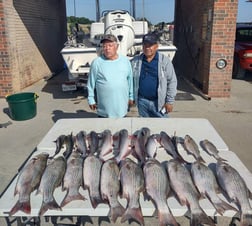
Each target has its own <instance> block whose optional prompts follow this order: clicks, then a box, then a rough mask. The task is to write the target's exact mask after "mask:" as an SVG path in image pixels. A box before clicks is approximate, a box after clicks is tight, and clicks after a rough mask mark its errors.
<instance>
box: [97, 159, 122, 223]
mask: <svg viewBox="0 0 252 226" xmlns="http://www.w3.org/2000/svg"><path fill="white" fill-rule="evenodd" d="M100 180H101V181H100V191H101V197H102V199H103V201H104V202H107V203H108V204H109V207H110V211H109V215H110V217H111V221H112V222H113V223H115V222H116V220H117V218H118V217H121V216H122V215H123V214H124V212H125V208H124V207H123V206H122V205H121V203H120V202H119V200H118V196H119V192H120V181H119V167H118V165H117V162H116V161H115V159H108V160H107V161H105V162H104V163H103V165H102V169H101V179H100Z"/></svg>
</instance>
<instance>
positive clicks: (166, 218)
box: [158, 212, 178, 226]
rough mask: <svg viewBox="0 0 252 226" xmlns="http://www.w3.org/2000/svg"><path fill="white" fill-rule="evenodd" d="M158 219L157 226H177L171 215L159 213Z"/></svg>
mask: <svg viewBox="0 0 252 226" xmlns="http://www.w3.org/2000/svg"><path fill="white" fill-rule="evenodd" d="M158 219H159V226H166V225H171V226H178V223H177V221H176V219H175V218H174V216H173V215H172V214H171V213H167V212H164V213H161V212H159V213H158Z"/></svg>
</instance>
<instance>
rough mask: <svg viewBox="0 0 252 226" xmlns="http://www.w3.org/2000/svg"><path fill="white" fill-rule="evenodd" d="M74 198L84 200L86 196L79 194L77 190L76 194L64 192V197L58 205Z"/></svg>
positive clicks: (62, 204) (61, 205)
mask: <svg viewBox="0 0 252 226" xmlns="http://www.w3.org/2000/svg"><path fill="white" fill-rule="evenodd" d="M74 200H83V201H85V200H86V198H85V197H84V196H83V195H81V194H80V193H79V192H78V193H76V194H73V195H69V192H68V193H67V194H66V196H65V197H64V199H63V200H62V202H61V204H60V207H63V206H65V205H66V204H68V203H69V202H71V201H74Z"/></svg>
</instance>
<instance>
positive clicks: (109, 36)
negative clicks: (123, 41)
mask: <svg viewBox="0 0 252 226" xmlns="http://www.w3.org/2000/svg"><path fill="white" fill-rule="evenodd" d="M106 40H107V41H111V42H117V38H116V37H115V36H114V35H112V34H107V35H104V37H103V39H102V40H101V43H103V42H104V41H106Z"/></svg>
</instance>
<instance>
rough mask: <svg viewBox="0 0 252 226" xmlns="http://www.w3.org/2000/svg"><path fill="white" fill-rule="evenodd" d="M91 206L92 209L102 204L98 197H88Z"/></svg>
mask: <svg viewBox="0 0 252 226" xmlns="http://www.w3.org/2000/svg"><path fill="white" fill-rule="evenodd" d="M90 202H91V205H92V207H93V208H94V209H96V207H97V206H98V205H99V204H100V203H103V201H102V199H101V198H100V197H90Z"/></svg>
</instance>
